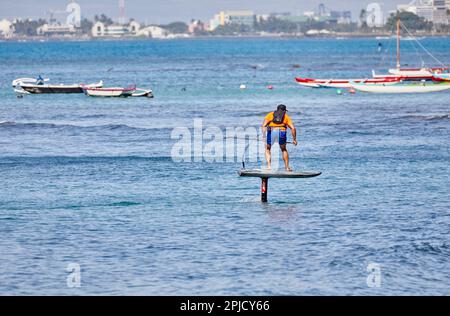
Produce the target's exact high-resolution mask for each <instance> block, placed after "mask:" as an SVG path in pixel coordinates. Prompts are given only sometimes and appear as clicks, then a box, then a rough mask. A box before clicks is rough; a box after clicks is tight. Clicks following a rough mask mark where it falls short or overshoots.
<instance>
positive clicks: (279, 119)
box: [262, 104, 297, 171]
mask: <svg viewBox="0 0 450 316" xmlns="http://www.w3.org/2000/svg"><path fill="white" fill-rule="evenodd" d="M286 112H287V108H286V106H285V105H283V104H280V105H279V106H278V108H277V110H276V111H275V112H270V113H269V114H268V115H267V116H266V118H265V119H264V123H263V125H262V128H263V134H264V135H267V136H266V160H267V169H271V168H272V166H271V163H272V155H271V149H272V145H274V144H275V143H276V142H278V144H279V145H280V148H281V151H282V154H283V160H284V165H285V168H286V171H292V169H291V167H290V166H289V153H288V151H287V148H286V145H287V128H288V127H289V129H290V130H291V133H292V138H293V139H294V140H293V144H294V145H295V146H297V130H296V129H295V126H294V123H292V120H291V118H290V117H289V115H287V113H286ZM266 133H267V134H266Z"/></svg>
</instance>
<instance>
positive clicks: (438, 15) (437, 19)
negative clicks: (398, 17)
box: [397, 0, 450, 24]
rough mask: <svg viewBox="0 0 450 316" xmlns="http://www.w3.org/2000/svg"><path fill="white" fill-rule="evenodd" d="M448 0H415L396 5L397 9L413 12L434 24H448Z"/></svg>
mask: <svg viewBox="0 0 450 316" xmlns="http://www.w3.org/2000/svg"><path fill="white" fill-rule="evenodd" d="M449 7H450V0H415V1H413V2H411V3H409V4H401V5H398V6H397V10H398V11H405V12H411V13H414V14H416V15H418V16H420V17H422V18H424V19H425V20H426V21H429V22H433V23H434V24H449V18H448V12H447V10H448V9H449Z"/></svg>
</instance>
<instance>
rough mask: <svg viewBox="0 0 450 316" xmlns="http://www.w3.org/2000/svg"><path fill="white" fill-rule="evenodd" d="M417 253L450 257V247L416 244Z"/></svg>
mask: <svg viewBox="0 0 450 316" xmlns="http://www.w3.org/2000/svg"><path fill="white" fill-rule="evenodd" d="M414 249H415V250H416V251H420V252H424V253H428V254H445V255H450V246H449V245H447V244H445V243H444V244H432V243H429V242H422V243H418V244H414Z"/></svg>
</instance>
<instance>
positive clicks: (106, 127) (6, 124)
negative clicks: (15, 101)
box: [0, 122, 164, 131]
mask: <svg viewBox="0 0 450 316" xmlns="http://www.w3.org/2000/svg"><path fill="white" fill-rule="evenodd" d="M2 127H3V128H14V129H90V130H92V129H96V130H134V131H154V130H164V128H154V127H135V126H129V125H126V124H106V125H92V126H85V125H73V124H54V123H34V122H28V123H17V122H0V128H2Z"/></svg>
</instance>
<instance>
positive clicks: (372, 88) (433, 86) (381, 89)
mask: <svg viewBox="0 0 450 316" xmlns="http://www.w3.org/2000/svg"><path fill="white" fill-rule="evenodd" d="M352 86H353V88H354V89H355V90H358V91H361V92H368V93H384V94H394V93H430V92H441V91H446V90H450V84H447V83H427V82H417V83H408V84H405V83H399V84H395V85H383V84H380V85H367V84H361V83H352Z"/></svg>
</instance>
